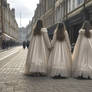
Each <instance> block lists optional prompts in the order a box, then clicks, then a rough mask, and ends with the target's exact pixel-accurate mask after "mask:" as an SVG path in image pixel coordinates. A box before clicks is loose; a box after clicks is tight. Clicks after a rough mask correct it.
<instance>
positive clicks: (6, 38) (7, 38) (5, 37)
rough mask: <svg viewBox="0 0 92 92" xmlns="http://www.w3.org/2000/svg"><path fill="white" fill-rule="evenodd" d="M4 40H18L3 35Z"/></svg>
mask: <svg viewBox="0 0 92 92" xmlns="http://www.w3.org/2000/svg"><path fill="white" fill-rule="evenodd" d="M3 38H4V39H5V40H10V39H12V40H16V39H15V38H13V37H11V36H9V35H7V34H6V33H3Z"/></svg>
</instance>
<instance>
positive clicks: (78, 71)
mask: <svg viewBox="0 0 92 92" xmlns="http://www.w3.org/2000/svg"><path fill="white" fill-rule="evenodd" d="M84 32H85V30H83V29H81V30H80V31H79V36H78V39H77V42H76V45H75V48H74V53H73V57H72V58H73V62H72V63H73V68H72V72H73V76H74V77H80V76H83V77H84V78H88V77H90V78H92V30H90V32H91V38H87V37H85V35H84Z"/></svg>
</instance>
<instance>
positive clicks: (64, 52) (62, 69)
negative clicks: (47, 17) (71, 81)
mask: <svg viewBox="0 0 92 92" xmlns="http://www.w3.org/2000/svg"><path fill="white" fill-rule="evenodd" d="M51 45H52V51H51V54H50V57H49V62H48V74H49V75H50V76H51V77H54V76H58V75H61V76H62V77H70V76H71V69H72V68H71V63H72V58H71V46H70V41H69V37H68V33H67V31H65V40H64V41H61V42H60V41H57V40H56V31H55V32H54V37H53V40H52V42H51Z"/></svg>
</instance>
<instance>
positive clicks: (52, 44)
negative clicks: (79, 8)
mask: <svg viewBox="0 0 92 92" xmlns="http://www.w3.org/2000/svg"><path fill="white" fill-rule="evenodd" d="M55 42H56V31H55V32H54V35H53V39H52V41H51V47H54V45H55Z"/></svg>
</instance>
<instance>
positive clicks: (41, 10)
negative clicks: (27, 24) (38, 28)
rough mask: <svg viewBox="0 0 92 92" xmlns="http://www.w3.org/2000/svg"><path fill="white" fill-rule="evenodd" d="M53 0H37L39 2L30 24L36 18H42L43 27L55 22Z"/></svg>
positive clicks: (33, 22) (34, 21)
mask: <svg viewBox="0 0 92 92" xmlns="http://www.w3.org/2000/svg"><path fill="white" fill-rule="evenodd" d="M54 8H55V0H39V4H38V5H37V8H36V10H35V14H34V16H33V19H32V26H33V25H34V24H35V23H36V21H37V20H38V19H42V20H43V23H44V26H45V27H50V26H52V25H53V24H55V20H54V19H55V12H54Z"/></svg>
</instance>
